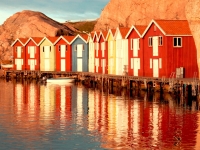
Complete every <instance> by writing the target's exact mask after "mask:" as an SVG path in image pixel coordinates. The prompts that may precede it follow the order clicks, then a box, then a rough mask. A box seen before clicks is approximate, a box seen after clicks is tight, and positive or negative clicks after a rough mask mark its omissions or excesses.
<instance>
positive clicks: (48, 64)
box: [44, 59, 50, 71]
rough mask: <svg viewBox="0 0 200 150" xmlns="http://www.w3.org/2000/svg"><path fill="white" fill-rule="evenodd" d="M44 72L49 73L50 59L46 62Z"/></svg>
mask: <svg viewBox="0 0 200 150" xmlns="http://www.w3.org/2000/svg"><path fill="white" fill-rule="evenodd" d="M44 70H45V71H49V70H50V62H49V59H45V60H44Z"/></svg>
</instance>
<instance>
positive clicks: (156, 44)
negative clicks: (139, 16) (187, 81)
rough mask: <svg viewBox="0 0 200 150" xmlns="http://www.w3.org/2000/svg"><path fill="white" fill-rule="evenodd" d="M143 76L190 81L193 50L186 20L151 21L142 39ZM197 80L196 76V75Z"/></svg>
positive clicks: (194, 55)
mask: <svg viewBox="0 0 200 150" xmlns="http://www.w3.org/2000/svg"><path fill="white" fill-rule="evenodd" d="M142 37H143V40H144V54H143V55H144V70H145V72H144V76H149V77H163V76H166V77H170V75H171V73H172V72H176V76H177V77H186V78H192V77H193V75H194V73H195V72H196V73H197V72H198V68H197V57H196V55H197V54H196V47H195V43H194V39H193V37H192V34H191V31H190V28H189V25H188V22H187V20H152V21H151V22H150V24H149V25H148V27H147V28H146V30H145V31H144V33H143V35H142ZM197 76H198V74H197Z"/></svg>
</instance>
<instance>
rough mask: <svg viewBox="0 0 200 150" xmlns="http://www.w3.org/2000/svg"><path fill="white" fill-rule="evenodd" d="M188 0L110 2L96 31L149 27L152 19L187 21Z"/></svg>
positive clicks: (114, 0)
mask: <svg viewBox="0 0 200 150" xmlns="http://www.w3.org/2000/svg"><path fill="white" fill-rule="evenodd" d="M187 2H188V0H178V1H174V0H167V1H166V0H139V1H138V0H126V1H124V0H110V2H109V3H108V4H107V6H106V7H105V8H104V9H103V11H102V13H101V15H100V18H99V19H98V21H97V24H96V25H95V30H100V29H106V27H109V28H116V27H118V26H125V27H131V26H132V25H147V24H148V23H149V22H150V21H151V20H152V19H186V16H185V6H186V4H187Z"/></svg>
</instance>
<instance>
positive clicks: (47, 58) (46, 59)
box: [40, 37, 58, 71]
mask: <svg viewBox="0 0 200 150" xmlns="http://www.w3.org/2000/svg"><path fill="white" fill-rule="evenodd" d="M57 39H58V37H48V38H47V37H44V38H43V40H42V41H41V42H40V70H41V71H55V70H56V59H55V58H56V57H55V46H54V44H53V43H54V42H55V41H56V40H57Z"/></svg>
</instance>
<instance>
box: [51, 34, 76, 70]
mask: <svg viewBox="0 0 200 150" xmlns="http://www.w3.org/2000/svg"><path fill="white" fill-rule="evenodd" d="M74 38H75V36H60V37H59V38H58V40H57V41H56V42H55V43H54V45H55V53H56V71H72V50H71V44H70V42H71V41H72V40H73V39H74Z"/></svg>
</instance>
